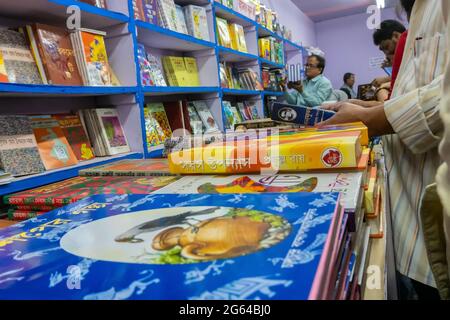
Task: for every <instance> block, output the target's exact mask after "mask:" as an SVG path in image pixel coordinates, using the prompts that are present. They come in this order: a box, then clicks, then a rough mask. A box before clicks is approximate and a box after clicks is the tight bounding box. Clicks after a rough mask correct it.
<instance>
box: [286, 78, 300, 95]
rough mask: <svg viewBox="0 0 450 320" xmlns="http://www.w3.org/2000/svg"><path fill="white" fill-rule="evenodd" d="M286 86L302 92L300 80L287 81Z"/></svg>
mask: <svg viewBox="0 0 450 320" xmlns="http://www.w3.org/2000/svg"><path fill="white" fill-rule="evenodd" d="M288 88H289V89H294V90H297V91H298V92H299V93H303V84H302V82H301V81H296V82H289V83H288Z"/></svg>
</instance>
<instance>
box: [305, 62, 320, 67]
mask: <svg viewBox="0 0 450 320" xmlns="http://www.w3.org/2000/svg"><path fill="white" fill-rule="evenodd" d="M305 68H318V66H317V65H315V64H309V63H307V64H305Z"/></svg>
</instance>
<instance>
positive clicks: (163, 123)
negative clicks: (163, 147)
mask: <svg viewBox="0 0 450 320" xmlns="http://www.w3.org/2000/svg"><path fill="white" fill-rule="evenodd" d="M146 108H147V109H148V113H149V116H151V117H153V119H155V121H156V122H157V123H158V124H159V127H160V128H161V130H162V131H160V132H158V134H159V138H160V139H159V140H160V141H161V142H164V141H166V140H167V139H169V138H170V137H171V136H172V129H171V128H170V124H169V119H168V118H167V114H166V111H165V109H164V105H163V104H162V103H149V104H147V105H146Z"/></svg>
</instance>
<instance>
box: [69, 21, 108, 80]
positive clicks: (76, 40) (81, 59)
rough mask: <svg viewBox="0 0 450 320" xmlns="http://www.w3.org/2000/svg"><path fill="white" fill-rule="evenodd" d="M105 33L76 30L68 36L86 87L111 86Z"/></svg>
mask: <svg viewBox="0 0 450 320" xmlns="http://www.w3.org/2000/svg"><path fill="white" fill-rule="evenodd" d="M105 35H106V33H104V32H102V31H97V30H85V29H82V30H77V31H76V32H73V33H71V34H70V39H71V41H72V45H73V47H74V50H75V58H76V61H77V65H78V69H79V71H80V74H81V77H82V79H83V83H84V85H86V86H113V85H115V80H114V78H115V77H114V74H113V71H112V69H111V66H110V64H109V61H108V53H107V51H106V44H105V39H104V37H105Z"/></svg>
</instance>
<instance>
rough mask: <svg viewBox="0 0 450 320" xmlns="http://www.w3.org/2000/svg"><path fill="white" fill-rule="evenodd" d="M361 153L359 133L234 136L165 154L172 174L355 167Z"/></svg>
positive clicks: (298, 170)
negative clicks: (257, 136)
mask: <svg viewBox="0 0 450 320" xmlns="http://www.w3.org/2000/svg"><path fill="white" fill-rule="evenodd" d="M244 142H245V141H244ZM238 149H240V150H239V152H238ZM361 153H362V147H361V143H360V133H359V132H342V133H335V134H328V135H327V134H318V135H306V136H305V137H301V135H298V136H295V138H294V137H292V136H291V137H283V136H270V137H267V138H263V139H251V140H249V141H248V143H242V141H239V139H237V140H235V141H231V143H230V141H227V142H219V143H213V144H210V145H207V146H203V147H197V148H192V149H186V150H182V151H177V152H174V153H172V154H169V164H170V172H172V173H174V174H233V173H236V174H243V173H263V172H264V170H268V171H269V172H273V171H278V172H301V171H308V170H321V169H329V170H330V169H343V168H345V169H353V168H357V167H358V164H359V160H360V156H361ZM238 154H243V155H244V156H238ZM250 154H255V156H253V157H251V156H250Z"/></svg>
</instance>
